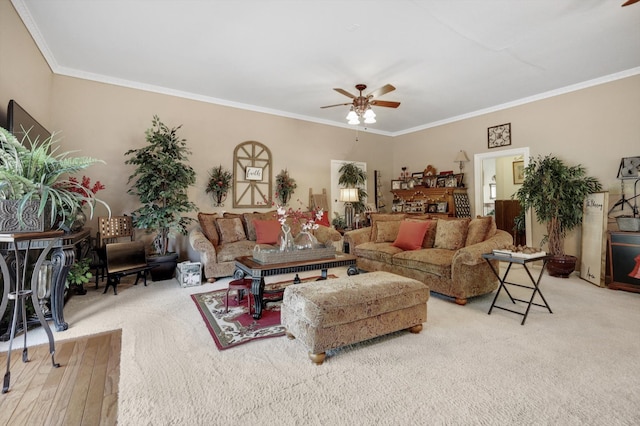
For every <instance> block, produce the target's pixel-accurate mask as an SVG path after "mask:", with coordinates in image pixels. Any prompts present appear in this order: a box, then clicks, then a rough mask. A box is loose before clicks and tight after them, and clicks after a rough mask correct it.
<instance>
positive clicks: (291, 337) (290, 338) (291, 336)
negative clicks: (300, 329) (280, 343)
mask: <svg viewBox="0 0 640 426" xmlns="http://www.w3.org/2000/svg"><path fill="white" fill-rule="evenodd" d="M285 334H286V335H287V338H288V339H289V340H293V339H295V338H296V336H294V335H293V334H291V333H289V331H286V332H285Z"/></svg>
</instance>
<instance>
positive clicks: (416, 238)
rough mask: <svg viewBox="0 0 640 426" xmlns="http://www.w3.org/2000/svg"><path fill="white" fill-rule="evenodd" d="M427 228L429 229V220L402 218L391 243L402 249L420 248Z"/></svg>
mask: <svg viewBox="0 0 640 426" xmlns="http://www.w3.org/2000/svg"><path fill="white" fill-rule="evenodd" d="M427 229H429V222H426V221H424V222H412V221H408V220H403V221H402V222H401V223H400V230H398V236H397V237H396V240H395V241H394V242H393V244H392V245H393V246H394V247H398V248H401V249H402V250H417V249H419V248H422V240H423V239H424V235H425V234H426V233H427Z"/></svg>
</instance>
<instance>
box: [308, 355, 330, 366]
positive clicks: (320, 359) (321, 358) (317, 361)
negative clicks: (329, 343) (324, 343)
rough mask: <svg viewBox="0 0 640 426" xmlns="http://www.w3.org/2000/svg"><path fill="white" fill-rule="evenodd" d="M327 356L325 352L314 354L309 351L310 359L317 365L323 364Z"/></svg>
mask: <svg viewBox="0 0 640 426" xmlns="http://www.w3.org/2000/svg"><path fill="white" fill-rule="evenodd" d="M326 356H327V354H326V353H325V352H320V353H319V354H312V353H311V352H309V359H310V360H311V362H313V363H314V364H315V365H320V364H322V363H323V362H324V359H325V357H326Z"/></svg>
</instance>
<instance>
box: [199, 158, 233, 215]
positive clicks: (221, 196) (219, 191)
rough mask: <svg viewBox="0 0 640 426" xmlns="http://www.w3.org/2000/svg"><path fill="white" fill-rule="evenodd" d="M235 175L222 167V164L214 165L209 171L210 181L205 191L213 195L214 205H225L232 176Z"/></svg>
mask: <svg viewBox="0 0 640 426" xmlns="http://www.w3.org/2000/svg"><path fill="white" fill-rule="evenodd" d="M232 177H233V175H232V174H231V172H230V171H228V170H225V169H224V168H222V165H219V166H217V167H214V168H213V169H211V170H210V171H209V182H207V189H206V190H205V192H206V193H207V194H211V196H212V197H213V206H214V207H223V206H224V204H222V203H223V202H224V200H226V199H227V194H228V192H229V186H230V185H231V178H232Z"/></svg>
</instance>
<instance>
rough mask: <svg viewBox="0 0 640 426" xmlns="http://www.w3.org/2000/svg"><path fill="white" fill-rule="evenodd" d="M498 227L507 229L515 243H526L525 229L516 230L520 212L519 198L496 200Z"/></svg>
mask: <svg viewBox="0 0 640 426" xmlns="http://www.w3.org/2000/svg"><path fill="white" fill-rule="evenodd" d="M495 212H496V227H497V228H498V229H502V230H503V231H507V232H508V233H510V234H511V236H513V244H515V245H522V246H524V245H526V236H525V233H524V231H516V230H515V229H514V226H515V218H516V216H518V215H519V214H520V202H519V201H518V200H495Z"/></svg>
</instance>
